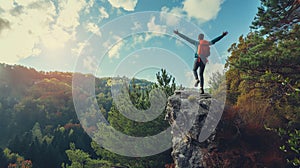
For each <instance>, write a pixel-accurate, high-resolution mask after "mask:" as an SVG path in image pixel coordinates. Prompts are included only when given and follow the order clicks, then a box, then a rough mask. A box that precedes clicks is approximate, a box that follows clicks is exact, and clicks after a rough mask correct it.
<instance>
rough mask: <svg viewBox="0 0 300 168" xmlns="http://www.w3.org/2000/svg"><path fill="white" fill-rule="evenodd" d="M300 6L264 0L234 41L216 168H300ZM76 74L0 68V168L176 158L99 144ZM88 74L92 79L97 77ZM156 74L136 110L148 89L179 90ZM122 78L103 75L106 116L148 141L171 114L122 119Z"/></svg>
mask: <svg viewBox="0 0 300 168" xmlns="http://www.w3.org/2000/svg"><path fill="white" fill-rule="evenodd" d="M299 6H300V4H299V1H297V0H261V7H260V8H259V9H258V13H257V15H256V17H255V18H254V20H253V23H252V25H250V28H251V31H250V32H249V33H248V34H247V35H244V36H241V37H240V38H239V39H237V42H236V43H234V44H232V45H231V46H230V44H229V46H230V48H229V49H228V52H229V53H230V56H229V57H228V59H227V62H226V65H225V66H226V70H227V71H226V73H225V74H224V75H222V74H217V75H214V77H213V78H212V79H210V86H211V88H213V90H214V92H212V94H214V93H216V92H218V90H220V89H224V88H219V86H223V85H220V83H221V82H226V86H227V102H226V108H225V110H224V114H223V117H222V119H221V122H220V123H219V126H218V128H217V135H216V140H218V141H219V146H218V149H215V150H212V151H211V159H210V162H211V165H212V166H211V167H218V166H216V165H222V166H223V167H233V166H236V165H239V166H240V167H299V166H300V96H299V94H300V47H299V46H300V25H299V18H300V14H299ZM72 75H73V74H72V73H62V72H38V71H36V70H34V69H32V68H27V67H23V66H18V65H6V64H0V93H1V94H0V135H1V138H0V168H7V167H9V168H18V167H22V168H23V167H24V168H31V167H33V168H41V167H42V168H53V167H65V168H77V167H85V168H92V167H112V166H120V167H137V168H139V167H140V168H148V167H149V168H158V167H164V165H165V164H168V163H172V162H173V160H172V158H171V155H170V153H171V149H170V150H168V151H165V152H164V153H161V154H158V155H155V156H151V157H144V158H130V157H124V156H120V155H117V154H114V153H111V152H109V151H107V150H105V149H103V148H101V147H100V146H99V145H97V144H96V143H95V142H93V141H92V139H91V138H90V137H89V136H88V135H87V133H86V132H85V131H84V130H83V128H82V126H81V124H80V123H79V121H78V119H77V116H76V112H75V109H74V105H73V100H72ZM79 75H81V78H82V80H83V81H84V80H85V78H89V77H91V75H88V74H79ZM153 75H155V74H153ZM156 76H157V82H156V83H152V82H148V81H145V80H140V79H135V80H132V81H131V83H130V87H129V88H128V89H129V91H130V99H131V101H132V102H133V104H134V105H135V106H136V107H137V108H139V109H147V108H148V107H149V106H150V104H149V94H148V93H149V92H150V91H151V90H152V89H154V88H158V87H159V88H162V89H164V90H165V92H166V94H167V95H168V96H170V95H172V94H173V92H174V90H175V83H174V78H173V77H172V76H170V75H169V74H168V73H167V72H166V71H165V70H162V71H160V72H158V73H157V74H156ZM114 79H115V78H114ZM114 79H112V78H110V77H107V78H96V79H95V86H96V87H95V94H96V99H97V101H98V104H99V107H100V110H101V112H102V113H103V114H104V116H105V117H106V119H107V120H108V121H109V122H110V124H111V125H112V126H113V127H114V128H116V129H118V130H120V131H122V132H124V133H126V134H129V135H137V136H145V135H152V134H155V133H157V132H158V131H159V130H163V129H164V128H166V127H168V123H167V121H165V120H164V119H163V118H164V113H162V114H161V115H160V116H159V117H158V118H157V119H155V120H153V121H151V122H147V123H138V122H134V121H131V120H129V119H127V118H125V117H124V116H123V115H121V114H120V113H119V112H118V110H117V108H116V107H115V104H114V103H113V101H112V95H111V82H112V80H114ZM223 79H224V80H223ZM225 79H226V80H225ZM146 128H147V129H146ZM90 129H91V131H93V128H90Z"/></svg>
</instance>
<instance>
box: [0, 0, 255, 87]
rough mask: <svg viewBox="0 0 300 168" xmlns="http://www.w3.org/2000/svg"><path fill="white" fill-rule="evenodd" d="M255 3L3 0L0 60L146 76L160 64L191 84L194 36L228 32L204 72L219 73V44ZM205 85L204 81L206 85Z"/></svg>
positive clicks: (231, 38)
mask: <svg viewBox="0 0 300 168" xmlns="http://www.w3.org/2000/svg"><path fill="white" fill-rule="evenodd" d="M259 5H260V2H259V0H246V1H242V0H153V1H150V0H59V1H58V0H5V1H1V2H0V22H1V24H0V51H1V52H2V53H1V56H0V62H1V63H7V64H21V65H25V66H28V67H33V68H36V69H37V70H43V71H68V72H74V71H76V72H82V73H93V74H95V75H96V76H99V77H104V76H124V75H126V76H128V77H133V76H134V77H139V78H145V79H148V80H154V78H155V73H156V72H157V71H159V69H160V68H165V69H167V70H168V71H169V72H170V73H171V74H172V75H173V76H174V77H175V78H176V80H177V82H178V84H183V85H184V86H188V87H191V85H192V83H193V80H194V79H193V76H192V71H191V69H192V64H193V60H194V58H193V53H194V50H195V49H194V48H193V47H192V46H191V45H190V44H188V43H186V42H185V41H182V40H181V39H180V38H178V37H176V36H175V35H174V34H173V32H172V31H173V30H174V29H178V30H179V31H180V32H182V33H184V34H186V35H188V36H189V37H190V38H193V39H197V35H198V34H199V33H204V34H205V35H206V39H208V40H212V39H213V38H214V37H216V36H219V35H221V33H222V32H223V31H228V32H229V35H228V36H226V37H225V38H224V39H222V40H221V41H219V42H218V43H216V44H215V45H214V46H213V47H212V48H211V49H212V54H211V56H210V58H209V60H210V62H209V64H208V65H207V68H206V73H205V77H206V79H207V78H209V76H210V74H211V73H212V72H214V71H221V70H223V67H224V63H225V60H226V58H227V56H228V55H229V54H230V53H227V49H228V48H229V47H230V45H231V44H232V43H235V42H237V40H238V38H239V36H240V35H245V34H247V33H248V32H249V30H250V29H249V26H250V24H251V22H252V20H253V18H254V16H255V14H256V12H257V7H258V6H259ZM206 86H207V84H206Z"/></svg>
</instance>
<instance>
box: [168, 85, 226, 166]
mask: <svg viewBox="0 0 300 168" xmlns="http://www.w3.org/2000/svg"><path fill="white" fill-rule="evenodd" d="M216 102H217V101H216V100H215V99H212V98H211V96H210V95H209V94H203V95H200V94H199V92H197V91H193V90H178V91H176V92H175V94H174V95H173V96H171V97H169V99H168V105H167V114H166V117H165V119H166V120H168V121H169V123H170V125H171V127H172V135H173V138H172V143H173V146H172V147H173V151H172V157H173V159H174V163H175V165H176V168H202V167H203V168H205V167H208V165H207V163H206V161H205V160H206V159H205V158H206V157H208V151H210V150H212V149H213V148H215V146H216V145H215V144H214V136H215V127H216V125H217V123H218V121H219V119H220V117H221V115H222V114H219V113H218V112H219V111H220V110H221V109H218V108H222V104H220V106H218V104H217V103H216ZM212 103H214V104H213V106H214V107H212V106H211V105H212ZM215 106H216V107H215Z"/></svg>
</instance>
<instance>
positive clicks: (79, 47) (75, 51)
mask: <svg viewBox="0 0 300 168" xmlns="http://www.w3.org/2000/svg"><path fill="white" fill-rule="evenodd" d="M89 45H90V43H88V42H83V43H82V42H79V43H77V46H76V48H72V49H71V50H72V54H74V55H75V56H78V55H79V54H81V52H82V50H83V49H84V48H85V47H87V46H89Z"/></svg>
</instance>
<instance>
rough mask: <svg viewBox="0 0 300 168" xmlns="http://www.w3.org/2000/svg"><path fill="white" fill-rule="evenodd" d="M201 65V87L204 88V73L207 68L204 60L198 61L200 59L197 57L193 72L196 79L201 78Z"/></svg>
mask: <svg viewBox="0 0 300 168" xmlns="http://www.w3.org/2000/svg"><path fill="white" fill-rule="evenodd" d="M199 67H200V69H199V75H200V87H201V88H203V85H204V78H203V73H204V69H205V64H204V63H203V62H202V61H200V62H198V59H195V62H194V68H193V72H194V76H195V79H196V80H199V77H198V74H197V70H198V68H199Z"/></svg>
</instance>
